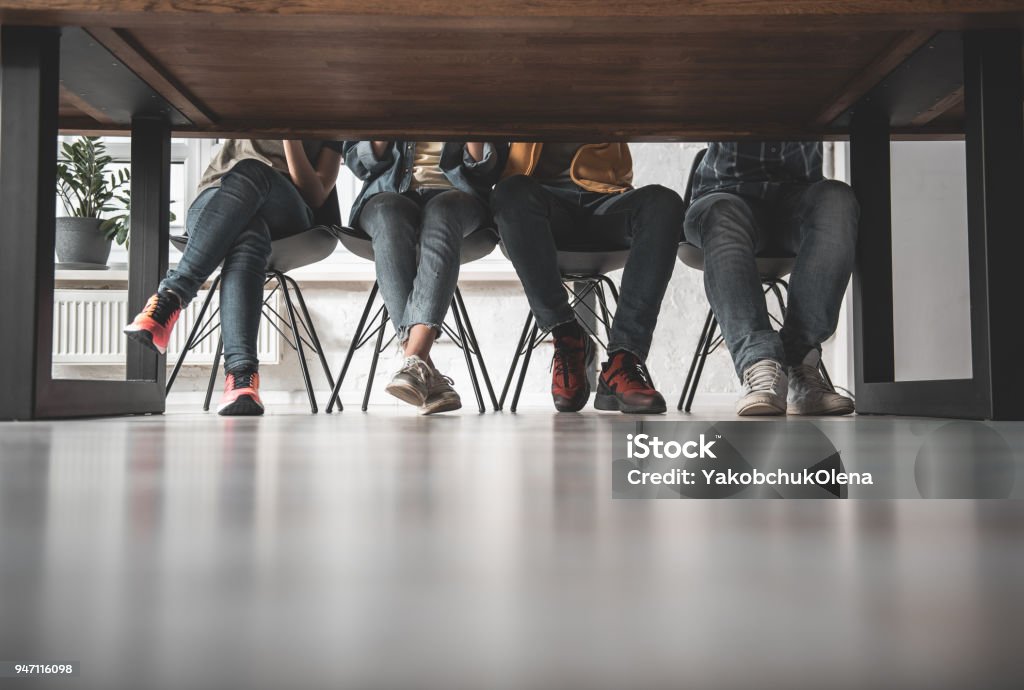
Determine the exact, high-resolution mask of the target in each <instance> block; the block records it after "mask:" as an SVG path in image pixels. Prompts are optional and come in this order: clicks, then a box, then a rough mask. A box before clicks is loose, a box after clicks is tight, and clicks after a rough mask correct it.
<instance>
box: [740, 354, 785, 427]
mask: <svg viewBox="0 0 1024 690" xmlns="http://www.w3.org/2000/svg"><path fill="white" fill-rule="evenodd" d="M787 387H788V382H787V380H786V372H785V371H784V370H783V369H782V365H781V364H779V363H778V362H776V361H775V360H774V359H762V360H759V361H757V362H754V363H753V364H751V365H750V366H749V367H747V368H746V370H745V371H744V372H743V397H742V398H740V399H739V400H738V401H737V402H736V414H738V415H739V416H740V417H756V416H765V415H769V416H776V415H784V414H786V389H787Z"/></svg>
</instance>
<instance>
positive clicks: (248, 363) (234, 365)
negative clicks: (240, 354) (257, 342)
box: [224, 359, 260, 374]
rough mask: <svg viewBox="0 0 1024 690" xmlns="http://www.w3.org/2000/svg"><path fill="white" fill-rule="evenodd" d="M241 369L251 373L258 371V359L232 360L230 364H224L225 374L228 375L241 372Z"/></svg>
mask: <svg viewBox="0 0 1024 690" xmlns="http://www.w3.org/2000/svg"><path fill="white" fill-rule="evenodd" d="M242 369H251V370H253V371H259V370H260V362H259V360H258V359H240V360H233V361H232V362H231V363H230V364H228V363H227V362H224V373H225V374H230V373H231V372H233V371H241V370H242Z"/></svg>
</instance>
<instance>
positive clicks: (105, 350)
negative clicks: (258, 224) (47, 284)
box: [53, 290, 302, 365]
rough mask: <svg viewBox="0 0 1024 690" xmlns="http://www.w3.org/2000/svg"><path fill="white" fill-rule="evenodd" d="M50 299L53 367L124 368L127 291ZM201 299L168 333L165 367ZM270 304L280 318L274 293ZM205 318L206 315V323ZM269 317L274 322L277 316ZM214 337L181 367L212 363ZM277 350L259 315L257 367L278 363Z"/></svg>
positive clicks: (62, 293)
mask: <svg viewBox="0 0 1024 690" xmlns="http://www.w3.org/2000/svg"><path fill="white" fill-rule="evenodd" d="M53 299H54V303H53V362H54V364H124V361H125V342H126V338H125V335H124V333H123V332H122V331H121V329H122V328H124V326H125V324H127V323H128V322H129V321H130V320H131V317H134V316H135V315H134V314H132V315H130V316H129V314H128V292H127V291H126V290H55V291H54V295H53ZM205 299H206V291H205V290H203V291H201V292H200V293H199V295H198V296H197V297H196V298H195V299H194V300H192V302H191V303H190V304H189V305H188V307H187V308H186V309H185V310H184V311H183V312H182V313H181V317H180V318H179V319H178V324H177V325H176V326H175V327H174V331H173V332H172V334H171V342H170V344H169V347H168V352H167V358H168V361H169V362H173V361H174V360H175V359H176V358H177V357H178V354H179V353H180V352H181V349H182V347H184V345H185V340H187V339H188V334H189V332H190V331H191V330H192V325H193V324H194V323H195V319H196V316H197V315H198V314H199V309H200V308H201V307H202V306H203V300H205ZM216 300H217V298H216V297H214V302H213V303H211V305H210V310H212V309H213V308H214V307H215V306H216ZM269 305H270V306H271V307H273V308H274V310H275V311H277V312H278V313H280V314H285V312H283V311H282V310H281V306H283V303H282V301H281V300H280V294H279V293H275V294H274V296H273V297H272V298H271V300H270V302H269ZM209 315H210V313H209V311H207V314H206V318H207V319H208V318H209ZM272 318H275V322H276V317H272ZM204 320H205V319H204ZM213 323H215V324H216V323H218V319H217V318H214V321H213ZM278 325H279V326H283V325H284V324H278ZM299 328H300V329H301V328H302V327H301V326H299ZM217 335H218V333H217V332H215V333H213V335H211V336H210V337H209V338H207V339H206V340H204V341H203V342H202V343H200V344H199V346H198V347H196V348H195V349H194V350H192V351H191V352H190V353H189V354H188V357H186V358H185V364H186V365H189V364H206V365H209V364H212V363H213V355H214V352H215V351H216V349H217ZM280 346H281V336H280V335H279V334H278V332H277V331H276V330H275V329H274V327H273V326H272V325H271V324H269V323H267V316H266V313H264V317H263V319H262V320H261V321H260V334H259V339H258V343H257V345H256V352H257V356H258V357H259V360H260V363H266V364H276V363H278V362H279V361H280V354H281V353H280Z"/></svg>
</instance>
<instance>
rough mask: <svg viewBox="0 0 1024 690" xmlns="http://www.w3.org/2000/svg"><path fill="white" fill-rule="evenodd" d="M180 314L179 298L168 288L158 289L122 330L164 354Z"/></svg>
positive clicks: (133, 338) (130, 336)
mask: <svg viewBox="0 0 1024 690" xmlns="http://www.w3.org/2000/svg"><path fill="white" fill-rule="evenodd" d="M180 314H181V300H179V299H178V296H177V295H175V294H174V293H173V292H170V291H168V290H160V291H159V292H157V293H156V294H155V295H153V296H152V297H150V298H149V301H148V302H146V306H145V307H144V308H143V309H142V311H141V312H139V314H138V316H136V317H135V320H134V321H132V322H131V323H130V324H128V325H127V326H125V328H124V332H125V334H127V335H128V337H129V338H131V339H132V340H136V341H138V342H140V343H142V344H143V345H145V346H146V347H148V348H150V349H153V350H156V351H157V352H159V353H160V354H166V353H167V344H168V343H169V342H170V340H171V329H173V328H174V324H175V322H177V320H178V316H179V315H180Z"/></svg>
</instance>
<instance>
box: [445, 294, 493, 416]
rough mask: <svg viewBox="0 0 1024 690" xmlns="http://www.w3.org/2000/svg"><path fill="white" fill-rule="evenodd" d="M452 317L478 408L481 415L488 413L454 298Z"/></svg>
mask: <svg viewBox="0 0 1024 690" xmlns="http://www.w3.org/2000/svg"><path fill="white" fill-rule="evenodd" d="M452 316H453V317H454V318H455V328H456V329H457V330H458V332H459V340H460V341H461V342H462V354H463V355H465V357H466V369H467V370H469V380H470V382H471V383H472V384H473V394H474V395H475V396H476V406H477V409H479V410H480V414H483V413H484V412H485V411H486V408H484V398H483V396H482V395H481V394H480V382H479V381H478V380H477V378H476V367H474V366H473V354H472V353H471V352H470V348H471V347H472V345H471V344H470V342H469V338H468V336H467V335H466V329H465V327H464V326H463V324H462V316H461V314H460V313H459V303H458V302H457V301H456V299H455V297H454V296H453V297H452Z"/></svg>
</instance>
